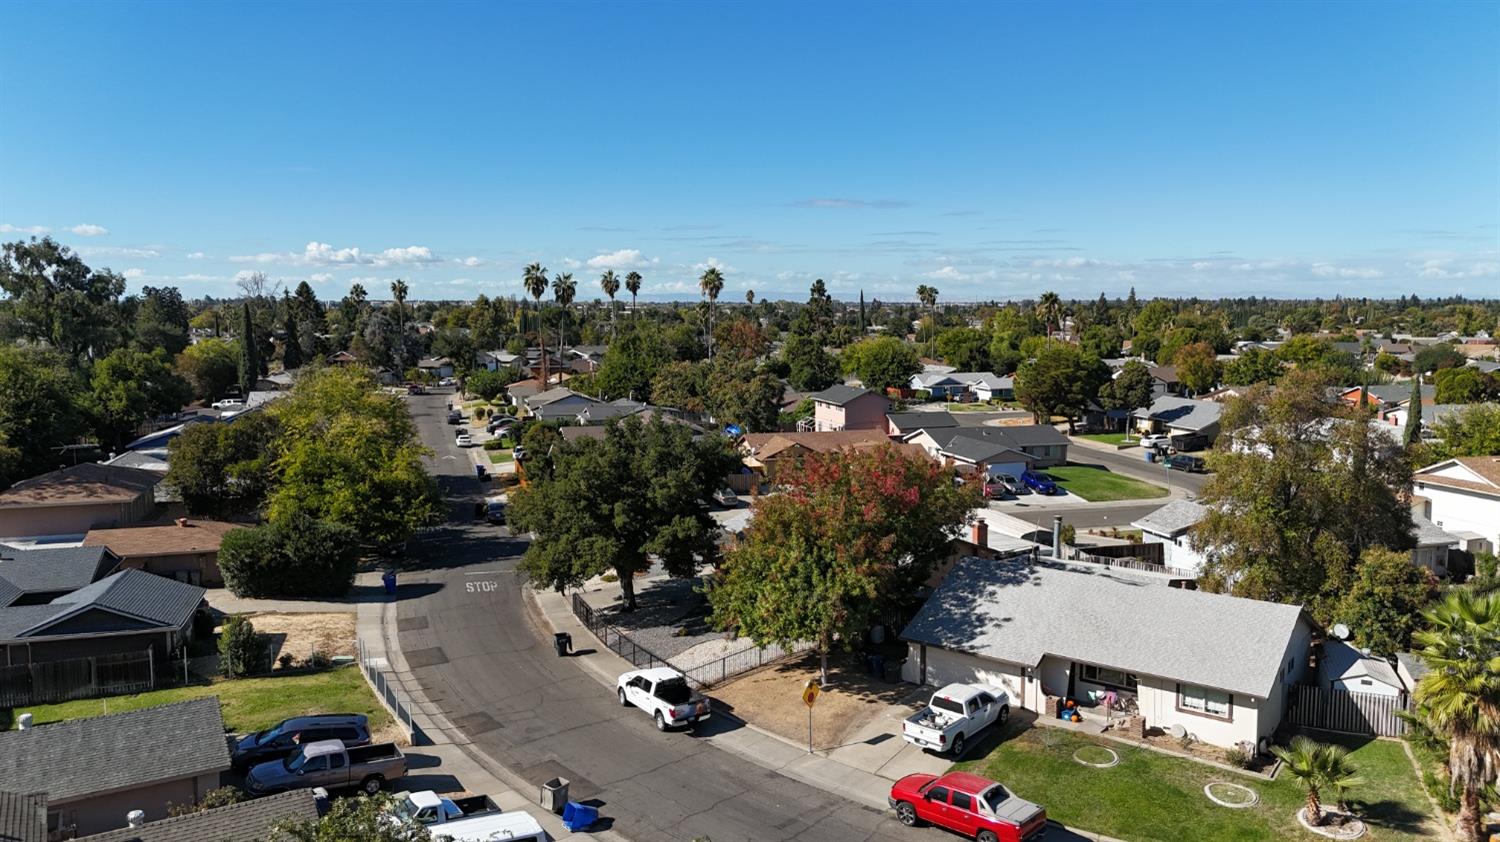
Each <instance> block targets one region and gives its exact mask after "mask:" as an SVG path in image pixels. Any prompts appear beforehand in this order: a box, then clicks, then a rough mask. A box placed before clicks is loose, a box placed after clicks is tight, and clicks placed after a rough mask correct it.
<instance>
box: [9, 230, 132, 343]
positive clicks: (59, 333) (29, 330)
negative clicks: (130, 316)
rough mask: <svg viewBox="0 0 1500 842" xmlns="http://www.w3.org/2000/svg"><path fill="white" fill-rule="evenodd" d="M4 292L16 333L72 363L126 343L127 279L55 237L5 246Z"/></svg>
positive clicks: (34, 239) (33, 239)
mask: <svg viewBox="0 0 1500 842" xmlns="http://www.w3.org/2000/svg"><path fill="white" fill-rule="evenodd" d="M0 291H4V292H5V294H6V295H8V296H9V297H10V308H9V311H10V316H11V318H12V319H13V320H14V329H15V330H16V332H17V333H19V334H20V335H21V336H22V337H24V338H26V339H30V340H32V341H34V342H41V343H45V344H47V345H50V346H51V347H53V348H56V349H57V350H58V351H60V352H61V353H62V354H63V355H64V357H65V358H66V359H67V361H68V363H69V364H70V365H73V366H78V365H82V364H83V362H84V361H86V360H88V359H97V358H98V357H102V356H104V355H105V354H108V353H109V352H110V351H111V350H112V349H114V348H116V347H118V346H119V345H120V344H121V339H122V325H121V321H122V319H123V314H122V312H121V308H120V295H121V293H123V292H124V291H125V278H123V277H122V276H120V275H117V274H115V273H114V272H111V271H110V270H108V269H99V270H95V269H91V268H89V266H88V265H87V264H85V263H84V262H83V260H82V258H80V257H79V256H78V255H77V254H75V253H74V252H73V250H72V249H70V248H68V247H67V246H65V245H61V244H59V243H58V242H57V241H55V240H53V239H52V238H51V237H43V238H42V239H41V240H37V239H36V238H34V237H33V238H32V239H31V240H30V241H17V242H13V243H6V244H5V245H4V246H3V250H0Z"/></svg>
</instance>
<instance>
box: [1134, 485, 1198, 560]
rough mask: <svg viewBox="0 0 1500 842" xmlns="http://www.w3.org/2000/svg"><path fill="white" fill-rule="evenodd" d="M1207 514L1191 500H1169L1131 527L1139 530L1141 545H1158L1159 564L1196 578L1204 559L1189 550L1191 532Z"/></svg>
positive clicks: (1196, 552) (1190, 547)
mask: <svg viewBox="0 0 1500 842" xmlns="http://www.w3.org/2000/svg"><path fill="white" fill-rule="evenodd" d="M1207 514H1208V509H1207V508H1205V507H1203V506H1200V505H1199V504H1197V503H1194V502H1193V501H1191V500H1173V501H1172V502H1170V503H1168V504H1166V505H1165V506H1162V507H1161V508H1159V509H1156V510H1155V511H1152V512H1148V513H1146V514H1145V515H1144V516H1143V517H1141V518H1140V519H1139V520H1137V521H1136V522H1135V523H1133V524H1131V525H1132V526H1134V527H1135V528H1137V529H1139V530H1141V538H1142V540H1143V541H1146V542H1148V543H1149V542H1152V541H1156V542H1160V543H1161V545H1162V564H1164V565H1166V566H1167V567H1172V568H1176V569H1177V570H1180V571H1183V572H1184V573H1186V574H1188V575H1191V576H1197V575H1198V573H1199V572H1200V571H1202V570H1203V565H1204V564H1205V563H1207V562H1208V555H1206V554H1204V553H1201V552H1199V551H1197V550H1195V549H1193V544H1192V537H1193V536H1192V530H1193V527H1195V526H1197V525H1198V522H1199V521H1201V520H1203V518H1204V517H1205V516H1206V515H1207Z"/></svg>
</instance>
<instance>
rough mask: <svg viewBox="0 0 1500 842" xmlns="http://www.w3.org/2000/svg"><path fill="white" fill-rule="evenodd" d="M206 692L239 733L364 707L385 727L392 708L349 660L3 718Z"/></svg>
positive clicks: (82, 713) (92, 711) (84, 711)
mask: <svg viewBox="0 0 1500 842" xmlns="http://www.w3.org/2000/svg"><path fill="white" fill-rule="evenodd" d="M203 696H218V697H219V702H220V704H221V706H222V707H223V710H224V725H225V727H227V728H229V730H231V731H234V732H236V733H244V732H247V731H258V730H260V729H262V728H269V727H270V726H272V725H275V724H276V723H277V722H280V721H281V720H283V719H286V718H288V717H292V716H301V715H303V714H309V713H362V714H364V715H366V716H368V717H370V727H371V729H372V730H373V729H375V728H381V727H384V726H385V725H386V724H387V723H389V722H390V721H391V717H390V714H388V713H386V710H385V708H383V707H381V706H380V702H379V701H377V700H376V699H375V694H374V693H372V692H370V685H368V684H366V683H365V679H364V676H362V675H360V673H359V667H356V666H347V667H339V668H337V669H331V670H328V671H326V672H319V673H310V674H307V675H289V676H285V677H281V676H274V677H270V678H237V679H234V680H221V681H215V682H214V683H212V684H190V685H188V686H186V687H172V688H169V689H166V690H153V691H151V692H149V693H139V694H137V695H134V696H111V697H109V698H104V699H85V700H82V701H77V702H63V703H61V704H56V705H38V706H35V707H27V708H16V709H15V710H13V711H11V712H10V713H11V715H10V716H6V717H0V723H7V722H12V721H14V719H15V717H16V716H19V715H21V714H23V713H30V714H31V716H32V721H33V722H35V723H36V724H37V725H41V724H44V723H47V722H59V721H61V720H64V719H80V718H83V717H87V716H98V715H100V714H104V713H119V712H121V711H127V710H135V709H137V708H146V707H154V706H156V705H164V704H167V703H169V702H181V701H185V700H187V699H197V698H200V697H203Z"/></svg>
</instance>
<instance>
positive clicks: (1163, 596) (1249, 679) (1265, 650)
mask: <svg viewBox="0 0 1500 842" xmlns="http://www.w3.org/2000/svg"><path fill="white" fill-rule="evenodd" d="M1312 635H1313V625H1312V623H1311V621H1310V620H1309V619H1308V618H1307V616H1306V614H1305V613H1304V611H1303V610H1302V607H1301V606H1299V605H1283V604H1281V603H1275V602H1261V601H1258V600H1251V599H1242V598H1240V597H1233V596H1227V595H1223V594H1213V593H1207V592H1205V591H1196V590H1185V589H1180V588H1173V587H1168V586H1167V585H1166V584H1165V583H1164V581H1163V580H1162V579H1160V578H1155V577H1146V576H1139V575H1134V574H1132V573H1131V572H1130V571H1128V570H1120V569H1117V568H1109V567H1103V566H1100V565H1086V564H1068V563H1066V562H1059V561H1054V560H1051V559H1046V558H1043V559H1040V560H1035V561H1033V560H1031V559H1029V558H1023V559H1013V560H1007V559H999V560H995V559H977V558H971V559H965V560H963V561H961V562H959V563H958V564H956V565H954V567H953V569H952V570H950V571H949V572H948V576H947V578H946V579H944V580H943V583H942V585H941V586H939V587H938V589H937V590H936V591H935V592H934V593H933V595H932V597H931V598H929V599H928V600H927V602H926V604H924V605H923V606H922V609H921V610H920V611H919V612H918V613H917V616H916V618H915V619H913V620H912V621H911V623H910V624H908V625H907V627H906V628H905V630H903V631H902V633H901V639H902V640H904V641H906V643H907V645H908V656H907V659H906V662H905V664H904V665H903V669H902V677H903V678H904V679H905V680H907V681H911V682H913V683H916V684H924V685H937V686H941V685H944V684H947V683H949V682H977V683H984V684H991V685H996V686H1000V687H1003V688H1004V689H1005V690H1006V692H1008V693H1009V694H1010V697H1011V699H1012V704H1014V705H1017V706H1019V707H1023V708H1025V709H1027V710H1032V711H1038V712H1041V713H1042V714H1043V715H1053V711H1051V710H1049V709H1048V708H1049V707H1050V705H1049V699H1055V698H1069V699H1074V700H1077V701H1078V702H1079V703H1080V704H1081V705H1083V706H1084V707H1085V710H1084V711H1083V715H1084V716H1085V717H1089V716H1091V715H1092V711H1090V710H1088V707H1089V706H1090V705H1091V704H1093V703H1096V702H1098V701H1099V700H1101V699H1102V697H1103V694H1104V693H1106V692H1109V691H1113V692H1114V693H1116V694H1117V695H1119V696H1133V697H1134V698H1135V701H1136V704H1137V706H1138V708H1139V715H1140V716H1141V717H1143V718H1144V719H1145V722H1146V725H1147V726H1148V727H1154V728H1161V729H1169V728H1171V727H1172V726H1174V725H1180V726H1182V727H1183V728H1184V729H1186V730H1187V731H1188V733H1190V734H1193V735H1195V736H1196V737H1197V739H1198V740H1200V741H1202V742H1205V743H1208V744H1210V745H1216V746H1226V747H1228V746H1235V745H1240V744H1243V743H1249V744H1251V745H1257V746H1262V745H1264V744H1265V741H1266V740H1268V739H1269V737H1270V735H1271V734H1272V733H1273V732H1274V731H1275V730H1276V728H1277V726H1278V725H1279V724H1280V723H1281V720H1282V715H1283V713H1284V710H1285V707H1286V701H1287V695H1288V692H1289V690H1290V688H1291V687H1292V686H1293V685H1294V684H1296V683H1297V682H1298V680H1299V679H1301V677H1302V676H1303V674H1304V671H1305V670H1306V667H1307V661H1308V651H1309V646H1310V644H1311V641H1312Z"/></svg>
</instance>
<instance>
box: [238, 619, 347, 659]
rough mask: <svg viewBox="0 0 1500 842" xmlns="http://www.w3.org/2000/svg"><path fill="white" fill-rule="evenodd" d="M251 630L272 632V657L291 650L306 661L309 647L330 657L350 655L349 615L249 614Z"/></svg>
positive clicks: (309, 651) (309, 653) (310, 649)
mask: <svg viewBox="0 0 1500 842" xmlns="http://www.w3.org/2000/svg"><path fill="white" fill-rule="evenodd" d="M250 621H251V622H252V623H254V624H255V630H256V631H258V632H264V633H265V634H270V635H275V640H276V657H278V658H279V657H281V655H283V654H284V653H291V654H292V655H294V656H296V658H297V660H299V661H302V660H306V659H307V657H308V656H309V655H311V654H312V653H313V650H317V651H319V652H322V653H323V654H325V655H327V656H328V657H330V658H332V657H334V656H335V655H351V656H352V655H354V654H355V645H354V615H353V614H252V615H251V616H250Z"/></svg>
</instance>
